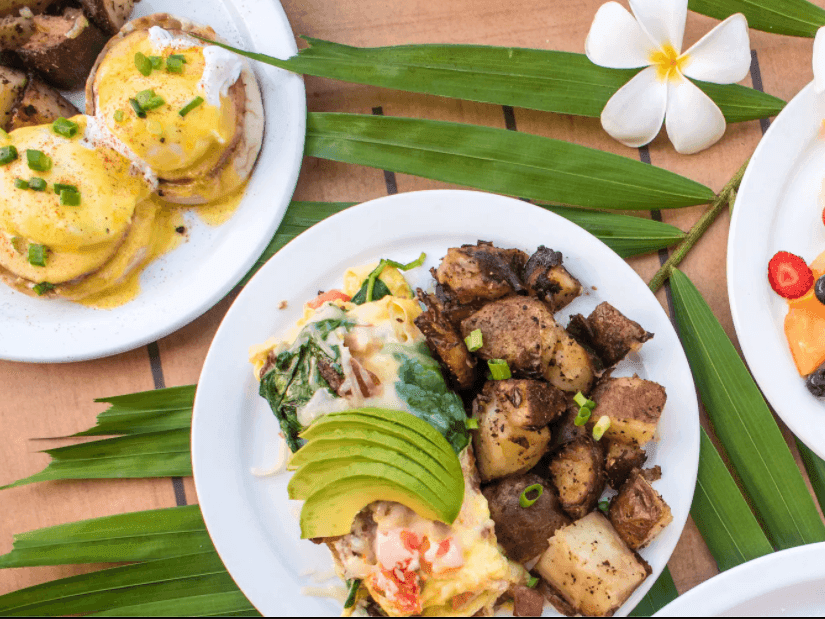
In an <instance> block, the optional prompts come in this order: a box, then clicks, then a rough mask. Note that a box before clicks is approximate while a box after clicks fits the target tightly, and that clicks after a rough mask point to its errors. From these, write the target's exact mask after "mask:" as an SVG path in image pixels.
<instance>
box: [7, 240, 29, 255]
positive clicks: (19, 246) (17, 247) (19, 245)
mask: <svg viewBox="0 0 825 619" xmlns="http://www.w3.org/2000/svg"><path fill="white" fill-rule="evenodd" d="M26 245H28V243H26V244H24V243H23V239H21V238H20V237H19V236H13V237H11V246H12V247H14V251H16V252H17V253H18V254H22V253H23V251H24V248H25V247H26Z"/></svg>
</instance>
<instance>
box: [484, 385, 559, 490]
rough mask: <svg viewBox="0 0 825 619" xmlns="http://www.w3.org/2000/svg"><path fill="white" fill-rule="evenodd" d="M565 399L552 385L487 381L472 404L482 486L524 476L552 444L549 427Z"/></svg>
mask: <svg viewBox="0 0 825 619" xmlns="http://www.w3.org/2000/svg"><path fill="white" fill-rule="evenodd" d="M563 405H564V400H563V396H560V395H559V394H558V393H557V392H556V390H555V389H553V388H552V387H551V386H549V385H547V384H545V383H542V382H539V381H534V380H523V379H511V380H501V381H488V382H487V384H485V385H484V389H483V390H482V392H481V393H480V394H479V395H478V396H477V397H476V399H475V400H474V401H473V417H474V418H475V419H477V420H478V429H477V430H475V431H474V432H473V447H474V448H475V453H476V458H477V460H478V471H479V473H480V475H481V479H482V480H483V481H489V480H491V479H497V478H499V477H504V476H505V475H513V474H516V473H524V472H526V471H528V470H530V469H531V468H533V467H534V466H535V465H536V463H537V462H538V461H539V460H540V459H541V457H542V456H543V455H544V453H545V452H546V451H547V447H548V445H549V444H550V436H551V434H550V429H549V428H548V427H547V424H548V423H550V421H552V420H553V419H554V418H555V417H556V416H558V415H559V414H560V413H561V411H562V410H563Z"/></svg>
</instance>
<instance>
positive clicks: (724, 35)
mask: <svg viewBox="0 0 825 619" xmlns="http://www.w3.org/2000/svg"><path fill="white" fill-rule="evenodd" d="M629 1H630V8H631V10H632V11H633V15H631V14H630V12H629V11H628V10H627V9H625V8H624V7H623V6H622V5H621V4H619V3H618V2H608V3H607V4H604V5H602V6H601V7H600V8H599V10H598V12H597V13H596V17H595V18H594V19H593V25H592V26H591V27H590V32H589V34H588V35H587V42H586V43H585V51H586V53H587V57H588V58H589V59H590V61H591V62H593V63H594V64H597V65H599V66H602V67H608V68H611V69H636V68H640V67H647V68H646V69H644V70H643V71H641V72H639V73H638V74H637V75H636V76H635V77H633V79H631V80H630V81H629V82H628V83H627V84H625V85H624V86H622V87H621V88H620V89H619V90H618V92H616V94H614V95H613V96H612V97H611V98H610V100H609V101H608V102H607V105H605V107H604V110H602V116H601V120H602V127H604V129H605V131H607V133H609V134H610V135H611V136H612V137H613V138H615V139H616V140H618V141H619V142H621V143H622V144H625V145H626V146H631V147H634V148H635V147H639V146H644V145H645V144H647V143H649V142H651V141H652V140H653V138H655V137H656V135H657V134H658V133H659V130H660V129H661V128H662V122H663V121H664V123H665V128H666V129H667V135H668V137H669V138H670V141H671V142H673V146H674V147H675V148H676V151H677V152H679V153H682V154H692V153H696V152H699V151H700V150H703V149H705V148H707V147H709V146H710V145H712V144H714V143H715V142H716V141H717V140H719V138H721V137H722V135H723V134H724V133H725V117H724V116H723V115H722V111H721V110H720V109H719V107H718V106H717V105H716V104H715V103H714V102H713V101H712V100H711V99H710V97H708V96H707V95H706V94H705V93H704V92H702V91H701V90H700V89H699V87H697V86H696V85H695V84H693V83H692V82H691V81H690V80H688V79H686V78H685V76H687V77H691V78H693V79H697V80H703V81H706V82H714V83H716V84H732V83H734V82H738V81H740V80H742V79H744V78H745V76H746V75H747V74H748V71H749V70H750V64H751V54H750V40H749V37H748V22H747V20H746V19H745V16H744V15H742V14H741V13H737V14H736V15H731V16H730V17H728V18H727V19H726V20H725V21H723V22H722V23H721V24H719V25H717V26H716V27H715V28H714V29H713V30H711V31H710V32H708V33H707V34H706V35H705V36H704V37H702V38H701V39H700V40H699V41H698V42H697V43H696V44H695V45H694V46H693V47H691V48H690V49H689V50H687V51H686V52H684V53H682V52H681V49H682V38H683V37H684V33H685V18H686V16H687V4H688V0H629ZM634 15H635V18H634ZM823 47H825V43H823ZM823 77H825V71H823Z"/></svg>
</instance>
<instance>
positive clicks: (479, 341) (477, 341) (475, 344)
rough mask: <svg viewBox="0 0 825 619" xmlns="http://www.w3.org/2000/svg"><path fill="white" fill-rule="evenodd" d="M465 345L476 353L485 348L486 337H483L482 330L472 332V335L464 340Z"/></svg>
mask: <svg viewBox="0 0 825 619" xmlns="http://www.w3.org/2000/svg"><path fill="white" fill-rule="evenodd" d="M464 343H465V344H466V345H467V350H469V351H470V352H475V351H477V350H478V349H479V348H481V347H482V346H484V337H483V336H482V335H481V329H476V330H475V331H472V332H470V335H468V336H467V337H465V338H464Z"/></svg>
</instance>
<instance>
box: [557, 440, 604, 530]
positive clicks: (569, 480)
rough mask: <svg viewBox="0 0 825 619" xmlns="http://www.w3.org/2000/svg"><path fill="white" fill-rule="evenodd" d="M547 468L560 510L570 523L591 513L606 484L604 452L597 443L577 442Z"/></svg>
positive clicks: (560, 453)
mask: <svg viewBox="0 0 825 619" xmlns="http://www.w3.org/2000/svg"><path fill="white" fill-rule="evenodd" d="M549 468H550V478H551V479H552V481H553V484H554V485H555V486H556V490H557V491H558V493H559V500H560V501H561V507H562V509H563V510H564V511H565V512H567V514H568V515H569V516H570V517H571V518H573V520H578V519H579V518H584V516H586V515H587V514H588V513H590V512H591V511H593V509H595V507H596V504H597V503H598V502H599V497H600V496H601V495H602V492H604V486H605V480H606V476H605V473H604V449H603V448H602V445H601V444H600V443H599V442H598V441H594V440H593V439H592V438H591V437H590V436H582V437H580V438H577V439H576V440H575V441H573V442H571V443H568V444H567V445H565V446H564V447H562V448H561V449H560V450H559V452H558V453H557V454H555V455H554V456H553V460H552V461H551V462H550V467H549Z"/></svg>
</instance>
